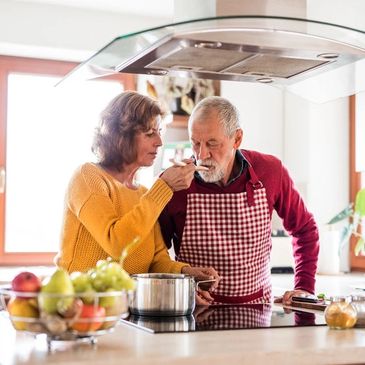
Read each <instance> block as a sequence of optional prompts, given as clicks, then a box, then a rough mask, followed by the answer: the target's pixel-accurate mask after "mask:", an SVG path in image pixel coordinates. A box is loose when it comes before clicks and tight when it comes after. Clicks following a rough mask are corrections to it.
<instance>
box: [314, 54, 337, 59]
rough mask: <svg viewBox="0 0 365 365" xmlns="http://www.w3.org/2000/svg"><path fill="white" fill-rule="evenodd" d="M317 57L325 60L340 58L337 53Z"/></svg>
mask: <svg viewBox="0 0 365 365" xmlns="http://www.w3.org/2000/svg"><path fill="white" fill-rule="evenodd" d="M317 57H320V58H325V59H326V60H334V59H336V58H338V57H339V55H338V54H337V53H321V54H319V55H318V56H317Z"/></svg>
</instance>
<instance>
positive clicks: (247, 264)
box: [159, 96, 319, 304]
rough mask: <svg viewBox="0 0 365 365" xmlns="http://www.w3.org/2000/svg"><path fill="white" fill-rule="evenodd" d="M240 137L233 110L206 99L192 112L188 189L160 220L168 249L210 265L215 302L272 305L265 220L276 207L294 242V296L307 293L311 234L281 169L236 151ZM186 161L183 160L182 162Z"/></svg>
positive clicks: (311, 225)
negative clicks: (192, 173) (216, 276)
mask: <svg viewBox="0 0 365 365" xmlns="http://www.w3.org/2000/svg"><path fill="white" fill-rule="evenodd" d="M242 136H243V132H242V129H241V128H240V123H239V116H238V112H237V110H236V108H235V107H234V106H233V105H232V104H231V103H230V102H229V101H228V100H226V99H224V98H222V97H217V96H213V97H208V98H206V99H204V100H202V101H201V102H200V103H199V104H197V105H196V107H195V108H194V110H193V112H192V114H191V117H190V119H189V137H190V140H191V143H192V148H193V152H194V159H195V163H196V164H197V165H201V166H205V167H206V168H207V169H206V171H204V170H199V171H196V172H195V176H194V179H193V182H192V184H191V186H190V187H189V188H188V189H186V190H181V191H178V192H175V193H174V196H173V198H172V199H171V200H170V202H169V203H168V204H167V206H166V207H165V209H164V211H163V212H162V214H161V216H160V219H159V220H160V225H161V229H162V233H163V236H164V239H165V243H166V244H167V246H168V247H171V244H172V243H173V244H174V249H175V253H176V258H177V260H179V261H184V262H188V263H190V264H191V265H193V266H212V267H214V268H215V269H216V270H217V271H218V273H219V275H220V277H221V281H220V283H219V286H218V288H217V289H216V290H215V291H214V292H213V297H214V301H215V303H262V302H270V301H271V300H272V294H271V280H270V267H269V261H270V251H271V217H272V212H273V210H274V209H275V210H276V212H277V213H278V215H279V216H280V217H281V218H282V220H283V224H284V227H285V229H286V230H287V231H288V232H289V233H290V234H291V235H292V237H293V254H294V258H295V283H294V290H290V291H287V292H285V293H284V295H283V302H284V303H285V304H289V303H290V302H291V297H292V296H293V295H302V294H306V293H312V294H313V293H314V285H315V272H316V267H317V258H318V251H319V242H318V230H317V226H316V223H315V221H314V219H313V216H312V214H311V213H309V212H308V210H307V208H306V207H305V204H304V202H303V200H302V198H301V196H300V194H299V193H298V191H297V190H296V189H295V187H294V184H293V181H292V179H291V178H290V176H289V173H288V171H287V170H286V168H285V167H284V166H283V164H282V163H281V161H280V160H279V159H277V158H276V157H274V156H271V155H266V154H262V153H259V152H255V151H248V150H244V149H239V147H240V145H241V142H242ZM187 162H189V161H187Z"/></svg>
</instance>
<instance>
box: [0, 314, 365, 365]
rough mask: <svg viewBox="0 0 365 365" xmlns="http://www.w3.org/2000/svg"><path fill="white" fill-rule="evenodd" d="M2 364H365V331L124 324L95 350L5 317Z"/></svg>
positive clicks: (0, 330) (0, 328)
mask: <svg viewBox="0 0 365 365" xmlns="http://www.w3.org/2000/svg"><path fill="white" fill-rule="evenodd" d="M0 354H1V356H0V363H1V365H20V364H22V365H30V364H72V365H83V364H85V365H86V364H87V365H91V364H93V365H98V364H100V365H106V364H118V365H120V364H123V365H129V364H149V365H154V364H158V365H161V364H169V365H171V364H174V365H175V364H199V365H202V364H209V365H215V364H229V365H234V364H265V365H267V364H280V365H285V364H290V365H293V364H296V365H297V364H298V365H300V364H310V365H313V364H345V363H347V364H349V363H351V364H356V363H364V361H363V360H364V359H365V329H351V330H342V331H341V330H330V329H329V328H328V327H326V326H321V327H301V328H270V329H248V330H231V331H206V332H195V333H194V332H192V333H191V332H190V333H176V334H171V333H167V334H150V333H147V332H145V331H142V330H140V329H137V328H134V327H131V326H128V325H124V324H120V325H118V326H117V328H116V329H115V331H114V332H113V333H111V334H107V335H104V336H101V337H99V339H98V343H97V345H95V346H92V345H90V344H86V343H78V344H74V343H70V342H63V343H61V342H59V343H54V344H53V352H48V351H47V344H46V340H45V338H44V337H42V336H40V337H39V338H37V339H34V338H33V337H32V336H30V335H28V334H24V333H16V331H15V330H13V328H12V327H11V324H10V322H9V321H8V320H7V318H4V317H3V316H0Z"/></svg>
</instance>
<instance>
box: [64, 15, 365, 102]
mask: <svg viewBox="0 0 365 365" xmlns="http://www.w3.org/2000/svg"><path fill="white" fill-rule="evenodd" d="M118 72H123V73H135V74H150V75H169V76H179V77H190V78H202V79H216V80H233V81H244V82H260V83H267V84H269V85H271V86H275V87H281V88H285V89H287V90H289V91H291V92H293V93H295V94H298V95H300V96H302V97H304V98H306V99H308V100H311V101H314V102H325V101H329V100H333V99H335V98H338V97H343V96H348V95H351V94H355V93H357V92H359V91H363V90H365V31H363V30H358V29H352V28H350V27H345V26H340V25H335V24H330V23H325V22H319V21H311V20H308V19H298V18H288V17H273V16H226V17H216V18H207V19H197V20H191V21H186V22H181V23H176V24H169V25H166V26H161V27H158V28H153V29H148V30H145V31H140V32H137V33H131V34H127V35H124V36H120V37H118V38H115V39H114V40H113V41H112V42H110V43H109V44H108V45H106V46H105V47H104V48H102V49H101V50H100V51H98V52H97V53H96V54H95V55H94V56H92V57H91V58H90V59H88V60H87V61H85V62H83V63H82V64H81V65H80V66H78V67H77V68H75V70H73V71H72V72H71V73H70V74H69V75H67V76H66V77H65V79H64V80H63V81H62V83H63V82H64V81H65V80H67V82H68V81H70V80H73V79H74V80H77V79H79V80H80V79H84V80H85V79H94V78H98V77H103V76H106V75H110V74H115V73H118ZM319 84H320V87H318V85H319Z"/></svg>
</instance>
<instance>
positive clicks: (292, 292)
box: [274, 289, 311, 305]
mask: <svg viewBox="0 0 365 365" xmlns="http://www.w3.org/2000/svg"><path fill="white" fill-rule="evenodd" d="M302 295H311V293H308V292H307V291H305V290H300V289H299V290H288V291H286V292H285V293H284V295H283V296H282V297H278V298H275V300H274V303H283V304H284V305H291V302H292V300H291V298H292V297H298V296H302Z"/></svg>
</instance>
